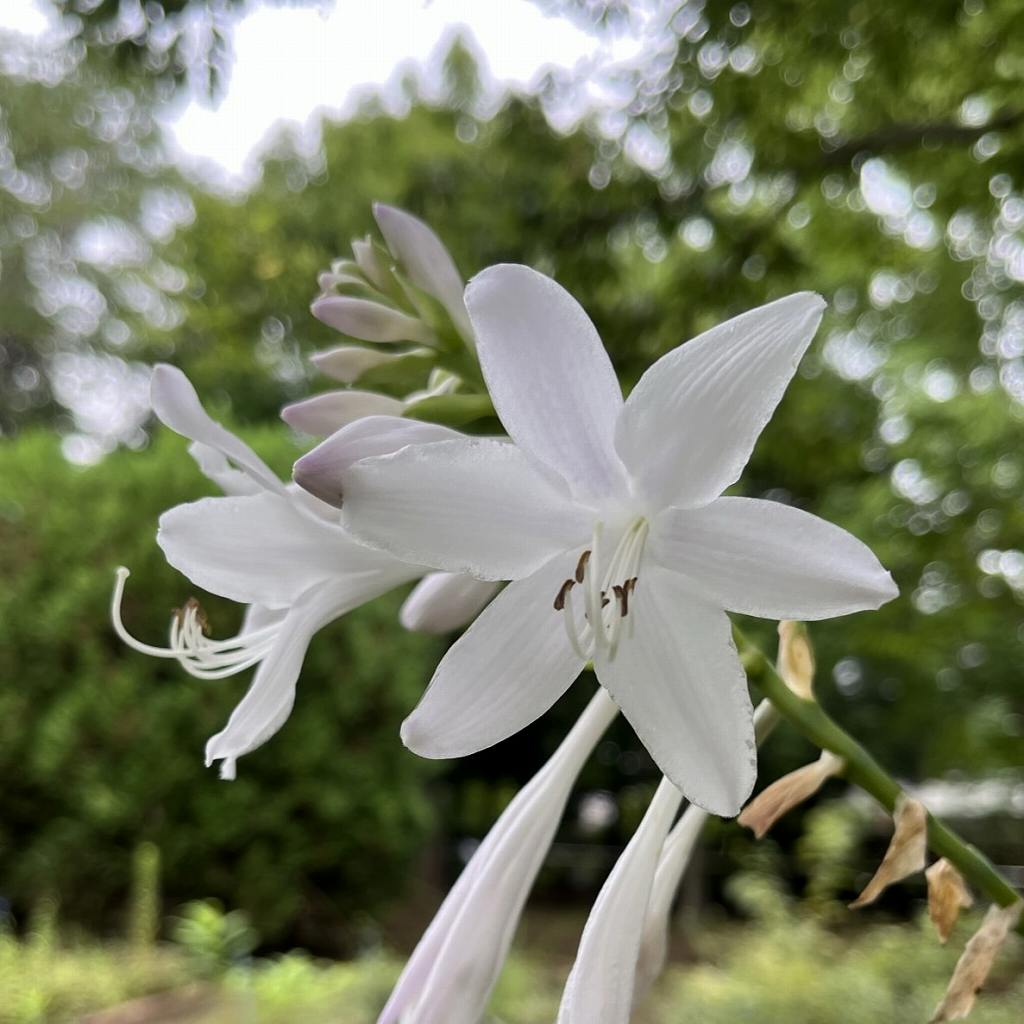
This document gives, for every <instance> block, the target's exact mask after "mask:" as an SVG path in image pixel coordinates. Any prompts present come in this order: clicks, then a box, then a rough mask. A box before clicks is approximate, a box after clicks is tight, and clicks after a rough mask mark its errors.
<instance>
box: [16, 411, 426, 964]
mask: <svg viewBox="0 0 1024 1024" xmlns="http://www.w3.org/2000/svg"><path fill="white" fill-rule="evenodd" d="M252 440H253V443H254V444H255V445H256V447H257V448H259V449H260V450H261V452H262V453H263V454H264V455H265V456H266V457H267V458H268V459H269V460H270V461H271V462H272V463H273V464H275V466H276V467H277V468H279V469H284V470H285V471H287V468H288V466H289V464H290V462H291V461H292V460H293V459H294V457H295V455H296V452H295V450H294V449H293V447H292V445H291V442H290V441H289V440H287V439H286V438H285V437H284V436H283V435H282V434H281V433H280V432H275V431H266V430H265V431H263V432H262V433H259V434H256V435H254V436H253V438H252ZM0 481H3V484H2V489H0V579H2V580H3V588H2V593H0V677H2V678H3V681H4V685H3V687H2V688H0V777H2V778H3V779H4V785H3V787H2V788H0V897H3V898H4V899H6V900H7V901H8V902H9V903H10V905H11V906H12V908H13V909H14V911H15V913H16V914H17V915H20V914H23V913H24V912H25V911H26V910H27V909H28V908H29V907H30V906H31V905H32V904H33V903H35V902H36V901H37V900H39V899H40V898H43V897H46V896H48V895H55V896H58V897H59V899H60V903H61V913H62V917H63V918H65V919H67V920H69V921H71V922H79V923H83V924H87V925H89V926H90V927H92V928H100V929H105V930H118V931H120V930H121V928H122V927H123V925H124V924H125V922H124V919H123V917H122V908H123V906H124V904H125V902H126V894H127V889H128V879H129V878H130V877H131V875H132V870H131V866H130V865H131V858H132V855H133V851H134V850H135V849H136V848H137V847H138V844H139V843H140V842H143V841H148V842H152V843H154V844H155V845H156V846H157V847H158V848H159V851H160V855H161V859H162V885H163V890H164V895H165V897H166V898H167V901H168V905H169V906H173V905H174V904H176V903H179V902H182V901H185V900H187V899H191V898H195V897H207V896H211V897H216V898H219V899H221V900H223V902H224V903H225V904H226V905H228V906H231V907H237V908H239V909H241V910H244V911H245V912H246V913H247V914H248V915H249V918H250V919H251V920H252V922H253V924H254V926H255V927H256V928H257V929H258V931H259V932H260V934H261V935H262V936H263V937H264V939H266V940H268V941H271V942H278V941H281V940H285V939H287V940H290V941H292V942H296V943H299V944H302V945H305V946H307V947H309V948H314V949H323V950H339V949H344V947H345V946H346V944H347V942H348V941H349V940H350V939H351V938H352V936H353V935H354V934H355V931H356V930H357V929H358V928H359V927H361V926H362V924H363V921H364V919H365V915H367V914H368V913H369V912H371V911H373V910H374V909H376V908H378V907H379V906H380V904H381V903H382V901H384V900H386V899H387V898H389V897H394V896H397V895H399V894H398V893H397V892H396V890H395V885H396V879H400V878H402V877H403V876H404V874H405V871H404V869H405V868H406V867H407V866H408V864H409V863H410V860H411V858H412V857H413V856H414V855H415V854H416V852H417V850H418V849H419V847H420V846H421V844H422V842H423V839H424V836H425V833H426V830H427V828H428V827H429V824H430V821H429V818H430V814H429V807H428V804H427V803H426V801H425V800H424V799H423V795H422V786H423V782H424V779H425V777H426V775H427V774H428V773H429V772H430V771H431V768H430V764H429V762H425V761H422V760H420V759H418V758H416V757H414V756H413V755H412V754H409V753H408V752H407V751H405V750H404V749H403V747H402V745H401V742H400V740H399V736H398V727H399V723H400V721H401V719H402V717H403V716H404V715H405V714H406V713H407V712H408V710H409V709H410V708H411V707H412V706H413V704H414V703H415V701H416V699H417V697H418V695H419V693H420V691H421V689H422V687H423V685H424V684H425V682H426V680H427V679H428V678H429V672H430V668H431V666H432V663H433V662H434V660H436V657H437V654H438V649H437V643H436V641H433V640H430V639H427V638H423V637H418V636H413V635H410V634H406V633H404V632H403V631H402V630H400V629H398V628H396V626H395V617H396V611H397V607H398V603H399V599H400V598H399V595H393V596H391V597H389V598H385V599H383V600H381V601H379V602H377V603H375V604H374V605H372V606H370V607H367V608H365V609H362V610H360V611H358V612H356V613H354V614H352V615H350V616H348V617H346V618H345V619H344V620H342V621H341V622H339V623H335V624H334V625H332V626H330V627H328V628H327V629H326V630H324V631H323V632H322V633H321V634H320V635H319V636H318V637H317V638H316V639H315V640H314V643H313V645H312V647H311V649H310V653H309V657H308V659H307V662H306V667H305V671H304V672H303V676H302V679H301V681H300V685H299V696H298V700H297V701H296V707H295V712H294V714H293V716H292V718H291V720H290V721H289V722H288V723H287V724H286V726H285V727H284V729H283V730H282V731H281V732H280V733H279V734H278V736H277V737H275V738H274V739H273V740H272V741H271V742H270V743H268V744H267V745H266V746H265V747H263V748H262V749H261V750H259V751H257V752H255V753H253V754H251V755H249V756H247V757H246V758H244V759H243V760H242V761H241V762H240V765H239V774H238V780H237V781H236V782H233V783H225V782H221V781H219V780H218V778H217V775H216V772H215V771H213V770H207V769H206V768H204V766H203V745H204V743H205V740H206V738H207V737H208V736H209V735H211V734H212V733H214V732H216V731H217V730H218V729H219V728H220V727H221V726H222V724H223V723H224V721H225V720H226V718H227V716H228V714H229V713H230V711H231V708H232V707H233V706H234V704H235V703H236V702H237V700H238V699H239V698H240V697H241V695H242V693H243V692H244V689H245V687H246V685H247V684H248V680H249V676H248V674H246V675H243V676H240V677H236V678H232V679H228V680H225V681H221V682H216V683H205V684H204V683H202V682H199V681H197V680H195V679H193V678H191V677H190V676H188V675H186V674H185V673H184V672H183V671H182V670H181V669H180V668H179V667H178V666H177V665H176V664H174V663H173V662H165V661H158V660H155V659H150V658H147V657H145V656H143V655H140V654H136V653H135V652H133V651H131V650H128V649H127V648H125V646H124V645H122V644H121V643H120V642H119V641H118V640H117V638H116V637H115V636H114V634H113V632H112V630H111V629H110V627H109V625H108V621H109V612H108V606H109V600H110V593H111V587H112V584H113V579H114V569H115V567H116V566H117V565H118V564H125V565H127V566H129V567H130V568H131V569H132V571H133V574H132V578H131V579H130V580H129V582H128V589H127V598H126V601H125V608H124V617H125V621H126V623H127V625H128V627H129V629H131V630H132V631H133V632H134V633H135V634H136V635H138V636H140V637H142V638H145V639H147V640H149V641H151V642H163V640H164V638H165V636H166V630H167V625H168V621H169V615H170V612H171V609H172V608H174V607H176V606H180V605H181V604H182V603H183V602H184V601H185V599H186V598H188V597H189V596H190V595H191V594H192V592H193V590H194V588H193V587H192V586H191V584H190V583H189V582H188V581H187V580H185V579H184V578H182V577H181V576H179V575H177V574H176V573H175V572H174V571H173V570H171V569H170V568H168V567H167V566H166V564H165V563H164V561H163V557H162V555H161V553H160V551H159V549H158V547H157V545H156V543H155V540H154V536H155V528H156V520H157V517H158V515H159V513H160V512H161V511H162V510H163V509H165V508H167V507H169V506H171V505H173V504H175V503H177V502H180V501H186V500H191V499H194V498H197V497H199V496H201V495H202V494H209V493H213V489H212V487H211V485H209V484H208V483H207V482H206V481H205V480H203V478H202V477H201V476H200V475H199V473H198V471H197V470H196V468H195V467H194V465H193V464H192V460H191V459H190V458H189V457H188V456H187V455H186V453H185V443H184V442H183V441H182V439H181V438H179V437H177V436H175V435H171V434H170V433H169V432H166V431H162V432H160V433H159V436H158V437H157V439H156V441H155V443H154V444H153V445H152V447H151V448H150V449H149V450H148V451H145V452H143V453H132V452H120V453H117V454H115V455H112V456H111V457H109V458H108V459H106V460H105V461H104V462H102V463H101V464H100V465H97V466H94V467H91V468H87V469H79V468H75V467H72V466H70V465H69V464H68V463H67V462H65V461H64V460H63V459H62V458H61V456H60V452H59V448H58V441H57V440H56V439H55V438H53V437H49V436H43V435H25V436H24V437H22V438H21V439H19V440H17V441H14V442H8V443H6V444H4V445H3V446H0ZM197 596H199V597H200V599H201V600H202V601H203V604H204V606H205V607H206V608H207V610H208V612H209V617H210V623H211V627H212V630H213V632H214V634H215V635H218V636H224V635H229V634H230V633H231V632H233V631H234V629H235V628H237V625H238V623H239V621H240V614H239V610H238V608H237V606H232V605H230V604H229V603H227V602H223V601H219V600H217V599H214V598H210V597H208V596H206V595H203V594H198V595H197Z"/></svg>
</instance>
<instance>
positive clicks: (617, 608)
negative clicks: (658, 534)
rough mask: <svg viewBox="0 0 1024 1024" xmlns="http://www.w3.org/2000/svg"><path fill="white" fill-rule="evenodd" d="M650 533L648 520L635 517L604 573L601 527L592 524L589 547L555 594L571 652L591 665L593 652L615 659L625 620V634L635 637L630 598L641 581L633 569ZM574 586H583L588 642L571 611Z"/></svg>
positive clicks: (602, 532)
mask: <svg viewBox="0 0 1024 1024" xmlns="http://www.w3.org/2000/svg"><path fill="white" fill-rule="evenodd" d="M648 532H649V526H648V524H647V520H646V519H644V518H643V517H642V516H637V517H636V518H635V519H634V520H633V521H632V522H631V523H630V524H629V525H628V526H627V527H626V529H625V530H624V532H623V534H622V536H621V538H620V540H619V543H618V544H617V545H616V547H615V551H614V552H613V553H612V557H611V560H610V562H609V563H608V566H607V568H606V569H605V570H604V572H603V574H602V573H601V568H602V559H601V541H602V538H603V534H604V526H603V524H602V523H600V522H599V523H596V524H595V526H594V532H593V537H592V542H591V546H590V548H588V549H587V550H585V551H584V552H583V553H582V554H581V555H580V557H579V561H578V562H577V563H576V569H575V571H574V573H573V575H572V576H571V577H570V578H569V579H567V580H565V582H564V583H563V584H562V586H561V587H560V588H559V591H558V593H557V594H556V595H555V601H554V607H555V610H556V611H559V612H562V613H564V615H565V628H566V635H567V636H568V637H569V642H570V643H571V644H572V647H573V650H574V651H575V652H576V653H577V654H578V655H579V656H580V657H581V658H584V659H585V660H588V661H591V660H593V656H594V652H595V651H596V649H597V648H602V649H603V650H604V651H605V652H606V655H607V657H608V659H609V660H612V659H614V657H615V654H616V652H617V651H618V646H619V640H620V638H621V636H622V633H623V625H622V624H623V621H624V620H626V619H629V622H628V625H627V627H626V635H627V636H630V637H631V636H632V635H633V630H634V621H635V618H636V616H635V615H634V616H633V617H632V618H630V615H629V612H630V598H631V597H632V595H633V593H634V592H635V591H636V586H637V583H638V581H639V576H638V575H637V569H638V567H639V565H640V560H641V557H642V556H643V550H644V544H645V543H646V541H647V534H648ZM577 584H580V585H582V586H583V604H584V607H583V618H584V621H585V623H586V626H585V630H586V633H585V640H586V641H587V642H584V637H581V636H580V631H579V627H578V624H577V622H576V618H575V612H574V610H573V603H572V590H573V588H574V587H575V586H576V585H577Z"/></svg>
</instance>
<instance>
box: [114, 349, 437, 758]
mask: <svg viewBox="0 0 1024 1024" xmlns="http://www.w3.org/2000/svg"><path fill="white" fill-rule="evenodd" d="M152 401H153V408H154V411H155V412H156V414H157V415H158V416H159V417H160V419H161V420H163V422H164V423H165V424H166V425H167V426H169V427H170V428H171V429H172V430H175V431H177V432H178V433H179V434H183V435H184V436H185V437H189V438H191V439H192V440H193V441H194V442H196V443H195V444H194V445H193V446H192V453H193V455H194V456H195V457H196V460H197V462H198V463H199V465H200V468H201V469H202V470H203V471H204V472H205V473H206V474H207V476H209V477H210V478H211V479H212V480H214V481H215V482H216V483H217V484H219V485H220V486H221V487H222V489H224V490H225V491H226V492H227V494H228V496H227V497H223V498H203V499H202V500H200V501H196V502H192V503H190V504H185V505H179V506H177V507H176V508H172V509H171V510H170V511H168V512H165V513H164V514H163V515H162V516H161V517H160V530H159V533H158V535H157V541H158V542H159V544H160V546H161V548H162V549H163V551H164V554H165V555H166V557H167V561H168V562H169V563H170V564H171V565H173V566H174V567H175V568H176V569H178V570H179V571H180V572H182V573H184V574H185V575H186V576H187V577H188V578H189V579H190V580H192V582H193V583H195V584H196V585H197V586H199V587H202V588H203V589H204V590H208V591H210V592H212V593H215V594H220V595H222V596H223V597H227V598H230V599H231V600H234V601H239V602H241V603H243V604H247V605H249V606H250V607H249V609H248V611H247V613H246V617H245V622H244V625H243V627H242V630H241V631H240V632H239V634H238V635H237V636H234V637H231V638H229V639H226V640H212V639H210V638H208V637H207V636H206V635H205V631H204V625H205V624H204V621H203V618H202V612H201V610H200V609H199V606H198V605H197V604H196V603H195V602H190V603H189V604H188V605H186V607H185V608H184V609H182V610H181V611H180V612H178V613H176V614H175V615H174V617H173V618H172V621H171V638H170V644H169V646H168V647H167V648H162V647H153V646H151V645H149V644H143V643H140V642H139V641H138V640H135V639H134V638H133V637H132V636H130V635H129V634H128V632H127V630H126V629H125V628H124V626H123V624H122V622H121V613H120V605H121V597H122V593H123V589H124V582H125V579H126V578H127V576H128V570H127V569H121V570H119V571H118V580H117V587H116V589H115V594H114V603H113V621H114V625H115V628H116V629H117V632H118V634H119V635H120V637H121V638H122V639H123V640H124V641H125V642H126V643H128V644H130V645H131V646H132V647H134V648H135V649H136V650H139V651H142V652H143V653H146V654H151V655H154V656H156V657H163V658H174V659H176V660H177V661H178V662H179V663H180V664H181V665H182V666H183V667H184V668H185V669H186V670H187V671H188V672H190V673H191V674H192V675H194V676H197V677H198V678H200V679H220V678H223V677H225V676H229V675H234V674H235V673H237V672H241V671H243V670H244V669H247V668H251V667H252V666H254V665H258V666H259V667H258V668H257V671H256V674H255V677H254V678H253V681H252V685H251V686H250V687H249V691H248V693H246V695H245V697H244V698H243V699H242V701H241V703H240V704H239V705H238V707H237V708H235V710H234V712H233V714H232V715H231V718H230V720H229V721H228V723H227V725H226V726H225V728H224V729H223V730H222V731H221V732H219V733H218V734H217V735H216V736H214V737H212V738H211V739H210V741H209V742H208V744H207V747H206V760H207V764H210V763H212V762H213V761H215V760H220V761H221V762H222V765H221V774H222V776H223V777H225V778H233V777H234V774H235V761H236V759H237V758H239V757H241V756H242V755H243V754H246V753H248V752H249V751H251V750H253V749H255V748H256V747H258V746H260V744H262V743H264V742H265V741H266V740H267V739H269V738H270V737H271V736H272V735H273V734H274V733H275V732H277V730H278V729H279V728H280V727H281V725H282V724H283V723H284V721H285V720H286V719H287V717H288V715H289V714H290V712H291V708H292V704H293V702H294V699H295V685H296V682H297V680H298V676H299V672H300V670H301V668H302V662H303V660H304V658H305V653H306V648H307V646H308V644H309V642H310V640H311V639H312V637H313V634H314V633H316V631H317V630H319V629H321V628H322V627H323V626H325V625H326V624H327V623H328V622H331V621H332V620H333V619H336V618H338V617H339V616H340V615H343V614H344V613H345V612H348V611H351V610H352V609H353V608H356V607H357V606H359V605H361V604H363V603H365V602H366V601H369V600H370V599H372V598H374V597H377V596H378V595H380V594H383V593H384V592H385V591H388V590H391V589H392V588H393V587H395V586H397V585H398V584H400V583H404V582H407V581H409V580H412V579H415V578H416V577H417V576H419V575H421V573H422V569H418V568H416V567H415V566H410V565H407V564H403V563H401V562H399V561H398V560H397V559H395V558H392V557H391V556H390V555H387V554H384V553H382V552H379V551H373V550H371V549H369V548H366V547H364V546H363V545H360V544H358V543H356V542H355V541H354V540H352V539H351V538H350V537H349V536H347V535H346V533H345V531H344V530H343V529H342V528H341V527H340V525H338V523H337V521H336V520H337V516H336V512H335V510H334V509H333V508H332V507H331V506H329V505H327V504H325V503H323V502H321V501H320V500H319V499H317V498H315V497H313V496H312V495H310V494H307V493H306V492H305V491H303V490H301V489H300V488H298V487H296V486H294V485H289V486H286V485H284V484H282V483H281V481H280V480H278V478H277V477H276V476H275V474H274V473H273V472H272V471H271V470H270V468H269V467H268V466H266V464H265V463H264V462H263V461H262V460H261V459H260V458H259V456H258V455H256V453H255V452H253V451H252V449H250V448H249V447H248V445H246V444H245V443H244V442H242V441H241V440H239V439H238V438H237V437H235V436H234V435H233V434H231V433H230V432H229V431H227V430H225V429H224V427H222V426H221V425H220V424H218V423H216V422H214V421H213V420H212V419H211V418H210V417H209V416H208V415H207V414H206V412H205V411H204V410H203V408H202V406H201V405H200V403H199V399H198V398H197V396H196V393H195V391H194V389H193V388H192V385H191V384H190V383H189V382H188V379H187V378H186V377H185V375H184V374H183V373H181V371H179V370H176V369H174V368H173V367H170V366H158V367H156V369H155V370H154V372H153V381H152ZM416 426H417V425H415V424H410V427H412V428H413V430H406V431H404V432H403V433H402V434H401V440H402V443H405V439H407V438H411V437H414V436H417V437H418V439H419V440H421V441H422V440H426V439H429V437H430V436H431V431H429V430H424V431H421V432H420V433H419V434H418V435H417V434H416V433H415V427H416ZM419 426H426V425H419ZM375 450H394V448H393V447H392V448H390V449H388V445H387V444H383V445H382V444H381V443H380V442H378V444H377V447H376V449H375Z"/></svg>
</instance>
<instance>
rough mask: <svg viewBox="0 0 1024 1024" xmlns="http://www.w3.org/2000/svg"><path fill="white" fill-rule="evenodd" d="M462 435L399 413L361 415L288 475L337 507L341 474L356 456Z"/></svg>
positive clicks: (455, 437) (305, 457)
mask: <svg viewBox="0 0 1024 1024" xmlns="http://www.w3.org/2000/svg"><path fill="white" fill-rule="evenodd" d="M462 436H463V435H462V434H460V433H459V432H458V431H456V430H451V429H450V428H449V427H442V426H439V425H438V424H436V423H426V422H423V421H421V420H407V419H403V418H402V417H401V416H364V417H362V418H361V419H358V420H355V421H354V422H353V423H349V424H348V425H347V426H344V427H342V428H341V430H338V431H336V432H335V433H333V434H331V436H330V437H329V438H327V440H326V441H321V442H320V444H318V445H317V446H316V447H315V448H314V449H313V450H312V451H310V452H307V453H306V454H305V455H303V456H302V458H301V459H299V460H298V462H296V463H295V466H294V467H293V470H292V475H293V477H294V479H295V482H296V483H297V484H298V485H299V486H300V487H302V488H303V489H304V490H306V491H309V493H310V494H315V495H316V496H317V497H318V498H320V499H321V501H326V502H327V503H328V504H331V505H334V506H335V507H337V508H341V480H342V475H343V474H344V473H345V471H346V470H348V469H349V468H350V467H351V466H352V465H353V464H354V463H356V462H358V461H359V460H360V459H368V458H371V457H372V456H374V455H390V454H391V453H392V452H397V451H398V450H399V449H401V448H404V447H405V446H406V445H409V444H429V443H430V442H432V441H453V440H456V439H458V438H460V437H462Z"/></svg>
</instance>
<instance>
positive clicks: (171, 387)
mask: <svg viewBox="0 0 1024 1024" xmlns="http://www.w3.org/2000/svg"><path fill="white" fill-rule="evenodd" d="M149 393H150V402H151V403H152V406H153V412H155V413H156V414H157V416H158V417H159V418H160V420H161V422H162V423H163V424H164V425H165V426H168V427H170V428H171V430H173V431H174V432H175V433H177V434H181V435H182V436H183V437H187V438H188V439H189V440H190V441H198V442H199V443H200V444H204V445H209V447H211V448H214V449H216V450H217V451H219V452H221V453H222V454H223V455H224V456H226V457H227V458H228V459H230V460H231V461H232V462H233V463H235V465H237V466H238V467H239V468H240V469H242V470H244V471H245V472H246V473H248V475H249V476H250V477H252V479H253V480H255V481H256V482H257V483H258V484H259V485H260V487H262V488H265V489H266V490H270V491H277V492H281V491H283V490H284V484H282V483H281V481H280V480H279V479H278V478H277V475H276V474H275V473H274V472H273V470H271V469H270V467H269V466H268V465H267V464H266V463H265V462H264V461H263V460H262V459H261V458H260V457H259V456H258V455H257V454H256V453H255V452H254V451H253V450H252V449H251V448H250V447H249V446H248V445H247V444H246V443H245V442H244V441H241V440H239V439H238V438H237V437H235V435H234V434H232V433H231V431H230V430H227V429H226V428H224V427H222V426H221V425H220V424H219V423H218V422H217V421H216V420H214V419H211V418H210V416H209V415H208V414H207V412H206V410H205V409H204V408H203V407H202V405H201V404H200V402H199V396H198V395H197V394H196V390H195V388H194V387H192V384H191V382H190V381H189V379H188V377H186V376H185V374H183V373H182V372H181V370H179V369H178V368H177V367H175V366H169V365H168V364H167V363H158V364H157V365H156V366H154V367H153V376H152V378H151V380H150V385H149Z"/></svg>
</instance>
